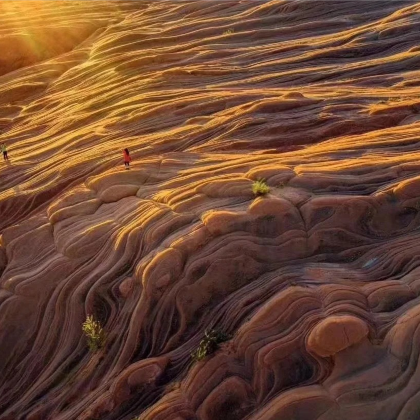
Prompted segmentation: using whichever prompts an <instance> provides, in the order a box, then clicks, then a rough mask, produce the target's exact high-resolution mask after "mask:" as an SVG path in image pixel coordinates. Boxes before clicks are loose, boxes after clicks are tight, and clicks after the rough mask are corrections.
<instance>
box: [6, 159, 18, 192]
mask: <svg viewBox="0 0 420 420" xmlns="http://www.w3.org/2000/svg"><path fill="white" fill-rule="evenodd" d="M4 162H5V163H6V166H12V165H13V164H12V162H11V161H10V159H6V160H5V161H4ZM13 191H14V192H15V194H16V195H18V194H20V193H21V192H22V190H21V189H20V187H19V185H15V186H14V187H13Z"/></svg>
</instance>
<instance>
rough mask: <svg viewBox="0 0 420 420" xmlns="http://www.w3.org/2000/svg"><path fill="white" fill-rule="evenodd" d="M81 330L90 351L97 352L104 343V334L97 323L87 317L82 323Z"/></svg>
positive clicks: (89, 316)
mask: <svg viewBox="0 0 420 420" xmlns="http://www.w3.org/2000/svg"><path fill="white" fill-rule="evenodd" d="M82 330H83V332H84V333H85V336H86V338H87V343H88V346H89V350H90V351H97V350H98V349H100V348H101V347H102V346H103V345H104V343H105V332H104V330H103V328H102V326H101V324H100V322H99V321H96V320H95V319H94V318H93V316H92V315H88V316H87V318H86V321H85V322H84V323H83V326H82Z"/></svg>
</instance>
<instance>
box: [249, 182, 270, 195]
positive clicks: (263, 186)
mask: <svg viewBox="0 0 420 420" xmlns="http://www.w3.org/2000/svg"><path fill="white" fill-rule="evenodd" d="M252 192H253V193H254V194H255V195H266V194H268V193H269V192H270V187H269V186H268V185H267V183H266V182H265V180H264V179H260V180H258V181H255V182H254V183H253V184H252Z"/></svg>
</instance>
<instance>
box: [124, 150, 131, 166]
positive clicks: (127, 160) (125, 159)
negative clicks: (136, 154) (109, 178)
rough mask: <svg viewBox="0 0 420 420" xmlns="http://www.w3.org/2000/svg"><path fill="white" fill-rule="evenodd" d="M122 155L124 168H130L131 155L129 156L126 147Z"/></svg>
mask: <svg viewBox="0 0 420 420" xmlns="http://www.w3.org/2000/svg"><path fill="white" fill-rule="evenodd" d="M123 155H124V165H125V169H130V162H131V157H130V152H129V151H128V149H124V151H123Z"/></svg>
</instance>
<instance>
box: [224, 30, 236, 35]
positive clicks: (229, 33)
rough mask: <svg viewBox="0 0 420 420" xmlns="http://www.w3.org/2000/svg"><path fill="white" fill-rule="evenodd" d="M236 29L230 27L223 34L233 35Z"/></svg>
mask: <svg viewBox="0 0 420 420" xmlns="http://www.w3.org/2000/svg"><path fill="white" fill-rule="evenodd" d="M234 32H235V31H234V30H233V29H228V30H226V31H225V32H223V35H231V34H233V33H234Z"/></svg>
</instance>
